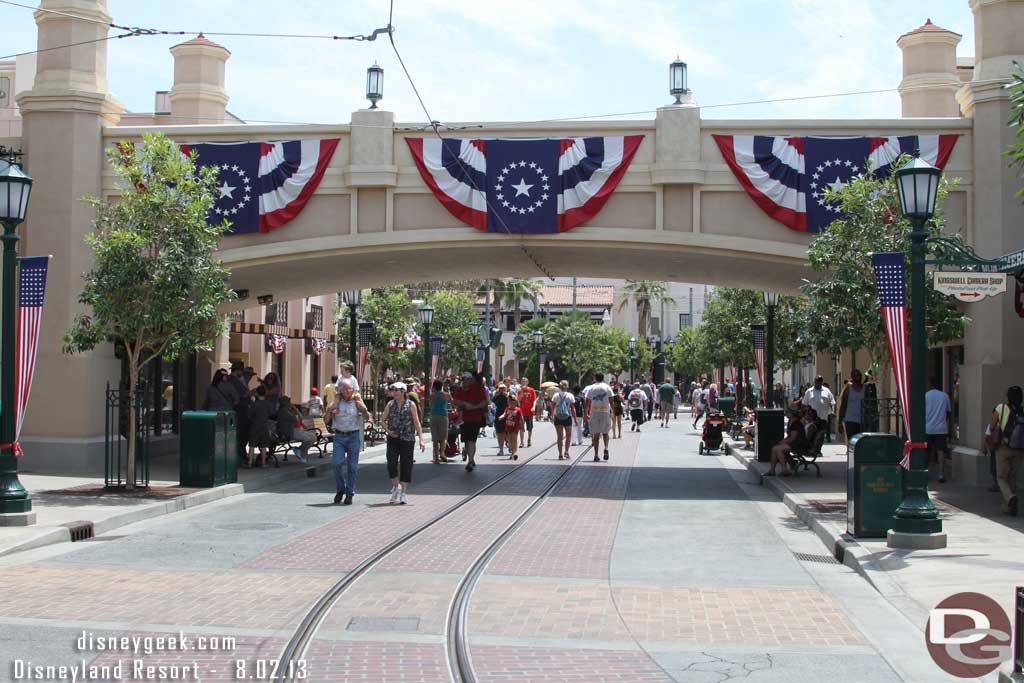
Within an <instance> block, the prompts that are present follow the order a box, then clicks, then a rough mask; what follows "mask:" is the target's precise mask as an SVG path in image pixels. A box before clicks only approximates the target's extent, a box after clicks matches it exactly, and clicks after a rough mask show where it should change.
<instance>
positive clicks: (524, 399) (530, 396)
mask: <svg viewBox="0 0 1024 683" xmlns="http://www.w3.org/2000/svg"><path fill="white" fill-rule="evenodd" d="M516 398H517V399H519V410H520V411H521V412H522V413H523V421H524V423H525V425H526V429H524V430H522V431H520V432H519V447H520V448H522V447H523V432H524V431H525V432H526V434H527V437H526V447H527V448H529V447H530V446H532V445H533V407H534V405H535V404H536V402H537V390H536V389H534V388H533V387H531V386H530V378H529V377H523V378H522V379H521V380H519V392H518V393H517V394H516Z"/></svg>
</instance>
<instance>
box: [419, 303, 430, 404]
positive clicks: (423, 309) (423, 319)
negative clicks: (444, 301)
mask: <svg viewBox="0 0 1024 683" xmlns="http://www.w3.org/2000/svg"><path fill="white" fill-rule="evenodd" d="M419 316H420V324H422V325H423V363H424V365H423V383H424V385H425V386H424V395H425V396H427V397H429V396H430V381H431V380H432V379H433V378H432V377H431V376H430V345H431V344H430V323H432V322H434V307H433V306H431V305H430V304H427V303H425V304H423V305H422V306H420V310H419Z"/></svg>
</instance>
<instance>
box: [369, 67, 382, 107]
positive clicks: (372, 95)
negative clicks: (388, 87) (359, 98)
mask: <svg viewBox="0 0 1024 683" xmlns="http://www.w3.org/2000/svg"><path fill="white" fill-rule="evenodd" d="M366 99H368V100H370V109H376V108H377V102H379V101H380V100H382V99H384V69H382V68H380V67H379V66H377V62H374V63H373V66H371V67H370V68H369V69H367V70H366Z"/></svg>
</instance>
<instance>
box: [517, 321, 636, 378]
mask: <svg viewBox="0 0 1024 683" xmlns="http://www.w3.org/2000/svg"><path fill="white" fill-rule="evenodd" d="M538 329H539V330H543V331H544V348H545V349H546V350H547V352H548V360H549V362H553V363H554V365H555V376H553V377H549V378H548V379H551V380H555V379H567V378H568V377H569V375H570V374H571V373H573V372H575V373H576V374H577V375H578V376H579V378H580V379H581V380H582V378H583V377H584V376H585V375H587V374H589V373H593V372H608V373H611V374H620V373H622V372H624V371H625V372H628V371H629V333H627V332H626V331H625V330H619V329H616V328H607V327H602V326H600V325H598V324H597V323H595V322H593V321H591V320H589V319H583V318H580V319H578V320H577V321H576V322H575V323H574V322H573V321H572V318H571V317H569V316H561V317H559V318H556V319H555V320H552V321H551V322H547V321H545V320H543V319H534V320H528V321H526V322H525V323H523V327H522V339H520V340H519V341H517V342H516V345H515V350H516V355H517V356H519V357H521V358H528V359H530V360H529V362H528V366H527V367H528V371H527V372H528V373H529V372H531V371H532V369H533V368H534V367H535V362H534V360H533V358H534V357H535V356H536V353H535V352H534V350H533V333H534V331H535V330H538ZM636 354H637V362H636V365H635V368H636V370H637V373H638V374H641V373H646V368H648V367H649V366H650V364H651V362H652V361H653V360H654V354H653V352H651V351H650V349H648V348H647V343H646V341H644V340H637V348H636Z"/></svg>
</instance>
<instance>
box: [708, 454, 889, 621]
mask: <svg viewBox="0 0 1024 683" xmlns="http://www.w3.org/2000/svg"><path fill="white" fill-rule="evenodd" d="M723 443H724V444H725V448H726V451H727V452H728V453H729V455H731V456H732V457H733V458H735V459H736V460H737V461H738V462H739V463H740V464H741V465H743V466H744V467H745V468H746V469H747V471H749V472H750V473H751V474H753V475H754V476H756V477H757V479H758V482H759V483H760V484H761V486H763V487H765V488H766V489H768V490H769V491H771V492H772V493H774V494H775V495H776V496H777V497H778V498H779V499H780V500H781V501H782V502H783V503H784V504H785V505H786V507H788V508H789V510H790V512H792V513H793V514H794V515H795V516H796V517H797V519H799V520H800V521H801V522H803V523H804V524H806V525H807V527H808V528H809V529H810V530H811V531H813V532H814V534H815V535H816V536H817V537H818V540H820V541H821V542H822V543H823V544H824V545H825V547H826V548H827V549H828V550H829V553H830V554H831V555H832V556H833V557H834V558H835V559H836V560H838V561H839V562H841V563H843V564H844V565H846V566H847V567H849V568H850V569H852V570H854V571H855V572H857V574H859V575H860V576H862V577H863V578H864V580H866V581H867V582H868V583H869V584H870V585H871V587H872V588H874V589H875V590H876V591H878V592H879V593H880V594H882V595H884V596H886V597H907V596H906V593H905V591H904V590H903V589H902V588H901V587H900V586H899V585H898V584H896V583H895V582H893V581H892V580H890V579H889V578H888V577H886V576H885V570H884V569H882V568H881V567H879V566H878V564H877V562H876V561H875V560H874V558H873V556H872V553H871V552H870V551H869V550H868V549H867V548H865V547H864V546H862V545H861V544H859V543H858V542H857V541H856V539H854V538H853V537H851V536H850V535H849V534H847V533H846V529H843V528H841V527H839V526H837V525H835V524H833V523H832V522H828V521H824V520H821V519H818V518H817V517H816V516H815V515H814V514H813V513H812V512H811V509H812V507H811V505H810V504H809V503H808V502H807V499H806V498H804V497H803V496H802V495H801V494H799V493H797V492H795V491H793V490H792V489H790V488H789V486H787V485H786V484H785V483H784V482H783V481H782V480H781V479H779V478H777V477H765V476H764V475H763V474H762V473H761V471H760V470H759V469H758V467H757V461H756V460H748V459H747V458H745V457H744V456H743V454H742V453H740V452H738V451H737V450H736V449H735V448H734V447H733V445H732V444H731V443H728V442H723ZM901 611H902V610H901Z"/></svg>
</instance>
